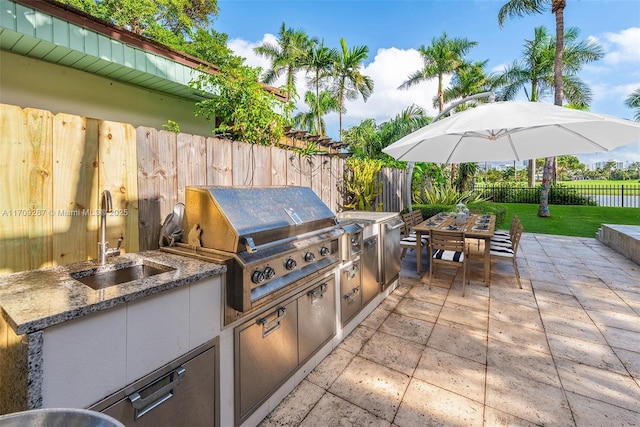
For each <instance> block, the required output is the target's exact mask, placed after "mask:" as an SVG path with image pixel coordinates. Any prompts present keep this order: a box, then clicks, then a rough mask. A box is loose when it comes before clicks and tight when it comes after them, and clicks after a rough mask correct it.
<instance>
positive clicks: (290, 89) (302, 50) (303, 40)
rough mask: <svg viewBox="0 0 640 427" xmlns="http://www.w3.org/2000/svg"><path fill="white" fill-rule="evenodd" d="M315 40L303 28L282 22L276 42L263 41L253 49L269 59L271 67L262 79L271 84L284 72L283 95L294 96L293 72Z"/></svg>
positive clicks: (298, 67) (301, 65)
mask: <svg viewBox="0 0 640 427" xmlns="http://www.w3.org/2000/svg"><path fill="white" fill-rule="evenodd" d="M316 42H317V40H316V39H315V38H309V36H308V35H307V34H306V33H305V32H304V31H303V30H296V29H293V28H287V27H286V26H285V24H284V22H283V23H282V25H281V26H280V31H279V33H278V41H277V43H276V44H272V43H263V44H261V45H260V46H257V47H256V48H254V49H253V50H254V52H255V53H257V54H258V55H261V56H264V57H267V58H269V59H271V68H270V69H269V70H267V71H266V73H265V75H264V77H263V79H262V81H263V82H264V83H267V84H271V83H273V82H275V81H276V80H277V79H278V78H279V77H280V76H281V75H282V73H283V72H286V75H287V83H286V85H285V95H286V96H287V98H289V99H291V98H292V97H294V96H295V95H296V88H295V82H296V81H295V73H296V71H298V70H300V69H302V68H303V67H304V61H305V57H306V55H307V53H308V52H309V51H310V47H311V46H312V45H313V44H314V43H316Z"/></svg>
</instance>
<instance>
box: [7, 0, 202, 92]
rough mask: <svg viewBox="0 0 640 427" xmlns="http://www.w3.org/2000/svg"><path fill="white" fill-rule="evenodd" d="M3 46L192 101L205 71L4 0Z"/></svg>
mask: <svg viewBox="0 0 640 427" xmlns="http://www.w3.org/2000/svg"><path fill="white" fill-rule="evenodd" d="M0 49H3V50H6V51H9V52H13V53H17V54H19V55H24V56H28V57H31V58H36V59H41V60H43V61H47V62H51V63H55V64H59V65H62V66H66V67H71V68H75V69H78V70H82V71H86V72H88V73H92V74H97V75H101V76H104V77H106V78H110V79H113V80H117V81H120V82H124V83H129V84H133V85H136V86H140V87H143V88H147V89H150V90H154V91H157V92H162V93H168V94H171V95H174V96H178V97H181V98H185V99H190V100H195V101H197V100H201V99H202V96H201V95H198V93H197V91H196V90H194V89H192V88H190V87H189V82H190V81H192V80H194V79H196V78H197V77H198V76H200V75H201V74H202V72H201V71H199V70H197V69H195V68H193V67H190V66H187V65H185V64H182V63H180V62H178V61H174V60H172V59H170V58H167V57H164V56H161V55H158V54H156V53H153V52H148V51H145V50H143V49H141V48H139V47H137V46H132V45H129V44H127V43H124V42H122V41H120V40H117V39H115V38H112V37H108V36H107V35H105V34H101V33H100V32H98V31H95V30H93V29H90V28H85V27H82V26H80V25H77V24H75V23H73V22H68V21H65V20H63V19H60V18H58V17H56V16H52V15H50V14H48V13H46V12H44V11H42V10H39V9H36V8H34V7H29V6H28V5H25V4H21V3H18V2H15V1H12V0H0Z"/></svg>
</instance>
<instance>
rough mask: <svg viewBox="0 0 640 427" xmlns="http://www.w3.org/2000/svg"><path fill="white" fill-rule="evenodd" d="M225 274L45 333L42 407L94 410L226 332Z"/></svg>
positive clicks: (78, 319) (66, 324) (96, 314)
mask: <svg viewBox="0 0 640 427" xmlns="http://www.w3.org/2000/svg"><path fill="white" fill-rule="evenodd" d="M220 288H221V279H220V276H213V277H209V278H207V279H203V280H201V281H198V282H195V283H192V284H190V285H188V286H182V287H178V288H175V289H172V290H170V291H167V292H162V293H159V294H156V295H151V296H148V297H146V298H143V299H140V300H137V301H134V302H130V303H127V304H123V305H120V306H117V307H114V308H111V309H108V310H104V311H101V312H98V313H93V314H89V315H87V316H84V317H80V318H77V319H74V320H71V321H67V322H64V323H61V324H59V325H55V326H52V327H49V328H46V329H44V331H43V346H42V406H43V407H77V408H87V407H89V406H90V405H92V404H94V403H95V402H97V401H99V400H101V399H103V398H104V397H105V396H107V395H110V394H112V393H114V392H116V391H117V390H119V389H121V388H123V387H125V386H127V385H128V384H130V383H132V382H134V381H136V380H138V379H140V378H141V377H144V376H145V375H147V374H149V373H151V372H152V371H154V370H155V369H158V368H160V367H161V366H163V365H165V364H167V363H169V362H171V361H173V360H174V359H177V358H179V357H180V356H182V355H183V354H185V353H187V352H189V351H190V350H192V349H194V348H196V347H198V346H199V345H202V344H204V343H205V342H207V341H209V340H211V339H213V338H215V337H216V336H217V335H219V334H220V306H221V302H220Z"/></svg>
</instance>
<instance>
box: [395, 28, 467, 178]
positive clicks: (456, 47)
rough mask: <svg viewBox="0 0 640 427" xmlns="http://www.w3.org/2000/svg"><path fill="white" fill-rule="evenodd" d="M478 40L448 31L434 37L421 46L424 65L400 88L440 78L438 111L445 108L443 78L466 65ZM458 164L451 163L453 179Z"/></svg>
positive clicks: (420, 50) (420, 51) (419, 50)
mask: <svg viewBox="0 0 640 427" xmlns="http://www.w3.org/2000/svg"><path fill="white" fill-rule="evenodd" d="M477 44H478V42H474V41H469V40H467V39H466V38H456V39H450V38H449V36H447V33H446V32H445V33H442V35H441V36H440V37H439V38H435V37H434V38H433V39H432V40H431V45H430V46H428V47H425V46H424V45H422V46H420V48H419V49H418V52H419V53H420V56H421V57H422V63H423V67H422V69H420V70H417V71H415V72H414V73H413V74H411V75H409V77H408V79H407V80H406V81H405V82H404V83H402V84H401V85H400V86H399V87H398V89H408V88H410V87H411V86H414V85H416V84H419V83H421V82H423V81H428V80H431V79H433V78H437V79H438V95H437V96H438V111H440V112H442V110H444V88H443V80H444V76H445V74H451V73H455V72H457V71H458V70H459V69H460V68H461V67H463V66H465V61H464V57H465V55H466V54H467V53H468V52H469V50H470V49H471V48H472V47H474V46H476V45H477ZM410 169H411V167H410ZM455 174H456V165H455V164H454V163H452V164H451V179H452V180H453V179H455Z"/></svg>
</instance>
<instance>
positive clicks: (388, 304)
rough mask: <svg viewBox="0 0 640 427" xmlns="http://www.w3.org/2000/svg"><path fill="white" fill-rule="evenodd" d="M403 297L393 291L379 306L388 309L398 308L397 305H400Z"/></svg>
mask: <svg viewBox="0 0 640 427" xmlns="http://www.w3.org/2000/svg"><path fill="white" fill-rule="evenodd" d="M402 298H403V297H402V296H401V295H399V294H396V293H395V292H392V293H390V294H389V295H388V296H387V297H386V298H385V299H384V301H382V302H381V303H380V305H379V306H378V308H381V309H383V310H387V311H393V310H394V309H395V308H396V305H398V303H399V302H400V301H401V300H402Z"/></svg>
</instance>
